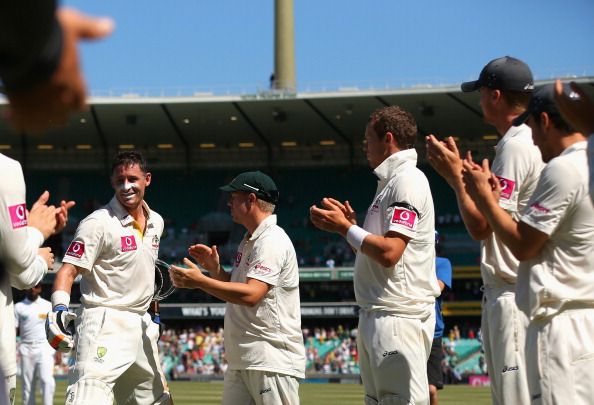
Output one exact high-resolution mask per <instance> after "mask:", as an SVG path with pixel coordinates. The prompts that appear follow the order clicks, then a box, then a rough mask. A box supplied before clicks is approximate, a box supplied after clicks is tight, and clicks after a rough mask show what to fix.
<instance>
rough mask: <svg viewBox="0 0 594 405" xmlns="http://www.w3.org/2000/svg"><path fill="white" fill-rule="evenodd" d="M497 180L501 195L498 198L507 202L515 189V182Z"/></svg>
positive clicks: (502, 178)
mask: <svg viewBox="0 0 594 405" xmlns="http://www.w3.org/2000/svg"><path fill="white" fill-rule="evenodd" d="M497 178H498V179H499V185H500V186H501V195H500V196H499V198H500V199H502V200H509V199H510V198H511V196H512V193H513V192H514V188H515V187H516V182H515V181H513V180H510V179H506V178H505V177H500V176H497Z"/></svg>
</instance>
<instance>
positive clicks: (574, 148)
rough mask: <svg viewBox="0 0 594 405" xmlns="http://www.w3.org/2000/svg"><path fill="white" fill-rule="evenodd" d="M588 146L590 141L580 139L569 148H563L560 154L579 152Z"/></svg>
mask: <svg viewBox="0 0 594 405" xmlns="http://www.w3.org/2000/svg"><path fill="white" fill-rule="evenodd" d="M587 147H588V141H579V142H576V143H573V144H571V145H569V146H568V147H567V148H565V149H564V150H563V152H561V154H560V155H559V156H563V155H569V154H570V153H573V152H578V151H580V150H586V148H587Z"/></svg>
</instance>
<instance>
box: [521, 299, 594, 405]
mask: <svg viewBox="0 0 594 405" xmlns="http://www.w3.org/2000/svg"><path fill="white" fill-rule="evenodd" d="M526 361H527V365H528V383H529V386H530V396H531V402H529V403H530V404H532V405H553V404H555V405H560V404H569V405H590V404H593V403H594V309H593V308H588V309H569V310H565V311H563V312H561V313H559V314H557V315H555V316H553V317H552V318H548V319H545V320H533V321H531V322H530V326H529V327H528V336H527V339H526Z"/></svg>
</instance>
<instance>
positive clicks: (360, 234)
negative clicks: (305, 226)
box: [309, 198, 410, 267]
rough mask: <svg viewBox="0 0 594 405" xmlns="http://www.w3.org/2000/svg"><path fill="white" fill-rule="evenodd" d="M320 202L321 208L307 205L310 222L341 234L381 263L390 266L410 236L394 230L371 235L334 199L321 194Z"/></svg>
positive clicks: (400, 254)
mask: <svg viewBox="0 0 594 405" xmlns="http://www.w3.org/2000/svg"><path fill="white" fill-rule="evenodd" d="M322 205H323V208H319V207H316V206H315V205H314V206H312V207H310V209H309V213H310V219H311V222H312V223H313V224H314V225H315V226H316V227H317V228H319V229H321V230H324V231H327V232H333V233H337V234H339V235H341V236H342V237H344V238H346V239H347V241H348V242H349V244H350V245H351V246H352V247H353V248H355V249H357V250H361V252H362V253H364V254H365V255H367V256H369V257H371V258H372V259H373V260H375V261H376V262H378V263H379V264H381V265H382V266H384V267H393V266H394V265H395V264H396V263H398V261H399V260H400V258H401V257H402V254H403V253H404V249H406V245H407V244H408V241H409V240H410V238H409V237H407V236H404V235H402V234H400V233H398V232H394V231H389V232H387V233H386V234H385V235H374V234H372V233H369V232H367V231H365V230H364V229H363V228H360V227H358V226H357V225H354V224H353V223H352V222H351V221H350V220H349V218H347V216H346V215H345V211H344V210H343V209H342V207H341V206H340V205H339V204H337V203H336V200H333V199H331V198H324V199H323V200H322Z"/></svg>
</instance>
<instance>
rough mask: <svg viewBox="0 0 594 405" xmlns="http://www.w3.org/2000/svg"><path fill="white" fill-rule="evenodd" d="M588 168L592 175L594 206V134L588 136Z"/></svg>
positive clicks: (593, 200) (591, 184)
mask: <svg viewBox="0 0 594 405" xmlns="http://www.w3.org/2000/svg"><path fill="white" fill-rule="evenodd" d="M588 168H589V173H590V186H589V187H590V198H591V199H592V204H594V134H590V135H589V136H588Z"/></svg>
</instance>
